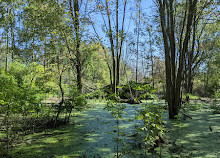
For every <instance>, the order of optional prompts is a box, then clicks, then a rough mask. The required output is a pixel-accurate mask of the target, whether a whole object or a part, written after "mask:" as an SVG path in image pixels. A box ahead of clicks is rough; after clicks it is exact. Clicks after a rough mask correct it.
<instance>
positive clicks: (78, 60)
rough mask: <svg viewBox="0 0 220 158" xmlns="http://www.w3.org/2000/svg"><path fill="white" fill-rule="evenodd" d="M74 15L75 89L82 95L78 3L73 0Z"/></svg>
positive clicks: (76, 0)
mask: <svg viewBox="0 0 220 158" xmlns="http://www.w3.org/2000/svg"><path fill="white" fill-rule="evenodd" d="M74 14H75V22H74V28H75V32H76V61H77V62H76V71H77V88H78V91H79V93H82V64H81V54H80V51H79V47H80V34H79V2H78V0H74Z"/></svg>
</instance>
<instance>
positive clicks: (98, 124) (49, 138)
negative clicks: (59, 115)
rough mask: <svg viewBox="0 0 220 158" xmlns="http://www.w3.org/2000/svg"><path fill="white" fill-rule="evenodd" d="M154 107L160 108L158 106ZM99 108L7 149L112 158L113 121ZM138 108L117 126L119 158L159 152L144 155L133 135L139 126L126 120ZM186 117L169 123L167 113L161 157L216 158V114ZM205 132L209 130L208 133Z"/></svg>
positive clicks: (50, 157) (20, 153)
mask: <svg viewBox="0 0 220 158" xmlns="http://www.w3.org/2000/svg"><path fill="white" fill-rule="evenodd" d="M158 104H164V102H159V103H158ZM104 106H105V104H104V103H101V104H99V103H93V104H92V106H91V107H90V108H88V109H85V110H83V111H81V112H75V113H74V116H73V117H72V122H73V123H71V124H69V125H68V126H65V127H60V128H58V129H56V130H50V131H49V130H48V131H47V132H43V133H36V134H33V135H28V136H25V137H24V142H25V143H22V144H20V146H18V147H17V148H14V149H13V150H11V152H10V155H11V156H12V157H19V158H29V157H42V158H58V157H60V158H61V157H62V158H65V157H84V158H99V157H103V158H113V157H116V148H117V142H116V141H115V138H116V137H117V124H116V119H115V118H114V117H113V116H112V115H111V113H110V112H109V111H107V110H106V109H104ZM140 107H141V105H129V104H126V109H125V110H124V111H125V112H126V113H127V114H124V115H123V120H121V121H120V122H119V125H120V138H121V142H120V145H119V146H120V148H119V150H120V156H121V157H128V158H129V157H131V158H133V157H140V158H142V157H159V154H158V153H159V150H160V149H159V148H157V149H156V150H155V152H154V153H153V154H152V153H145V151H144V149H143V148H141V147H140V143H139V142H140V141H141V140H140V139H139V138H138V137H136V136H135V134H136V133H137V130H136V128H135V127H136V126H138V125H140V124H141V122H139V121H137V120H132V119H133V118H134V116H135V115H136V113H137V111H136V109H139V108H140ZM186 113H187V115H189V116H190V117H192V119H190V118H185V119H179V120H176V121H170V120H169V119H167V113H165V114H164V116H165V120H166V124H165V125H166V129H167V133H166V142H165V143H164V144H163V146H162V148H161V151H162V157H183V158H184V157H201V158H203V157H213V158H218V157H220V114H213V113H212V110H211V109H210V108H209V107H208V106H204V107H203V108H200V109H197V110H194V111H192V110H188V111H186ZM210 129H211V130H210Z"/></svg>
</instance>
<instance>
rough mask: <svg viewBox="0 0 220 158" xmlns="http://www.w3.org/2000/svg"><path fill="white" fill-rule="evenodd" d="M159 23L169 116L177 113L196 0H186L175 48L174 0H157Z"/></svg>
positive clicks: (175, 14) (172, 116) (175, 13)
mask: <svg viewBox="0 0 220 158" xmlns="http://www.w3.org/2000/svg"><path fill="white" fill-rule="evenodd" d="M157 4H158V11H159V17H160V25H161V30H162V35H163V43H164V49H165V50H164V51H165V66H166V100H167V102H168V107H169V118H171V119H174V118H175V116H176V115H178V112H179V109H180V106H181V84H182V81H183V70H184V57H185V54H186V53H187V51H188V45H189V41H190V35H191V32H192V25H193V17H194V16H195V13H196V7H197V0H186V2H185V3H184V7H185V8H186V9H185V13H184V16H183V21H182V25H180V28H181V34H180V36H179V44H178V49H177V43H176V38H177V35H176V34H175V29H176V27H177V26H176V23H175V16H177V12H176V11H175V9H174V7H175V3H174V0H157Z"/></svg>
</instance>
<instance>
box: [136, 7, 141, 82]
mask: <svg viewBox="0 0 220 158" xmlns="http://www.w3.org/2000/svg"><path fill="white" fill-rule="evenodd" d="M140 7H141V6H139V10H138V23H137V58H136V75H135V81H136V82H138V58H139V37H140V18H141V17H140V14H141V8H140Z"/></svg>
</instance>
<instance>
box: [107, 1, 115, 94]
mask: <svg viewBox="0 0 220 158" xmlns="http://www.w3.org/2000/svg"><path fill="white" fill-rule="evenodd" d="M105 2H106V11H107V16H108V24H109V39H110V43H111V53H112V70H113V72H112V73H113V75H112V78H113V85H112V92H113V93H116V62H115V51H114V41H113V34H112V25H111V18H110V12H109V6H108V0H106V1H105Z"/></svg>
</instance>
